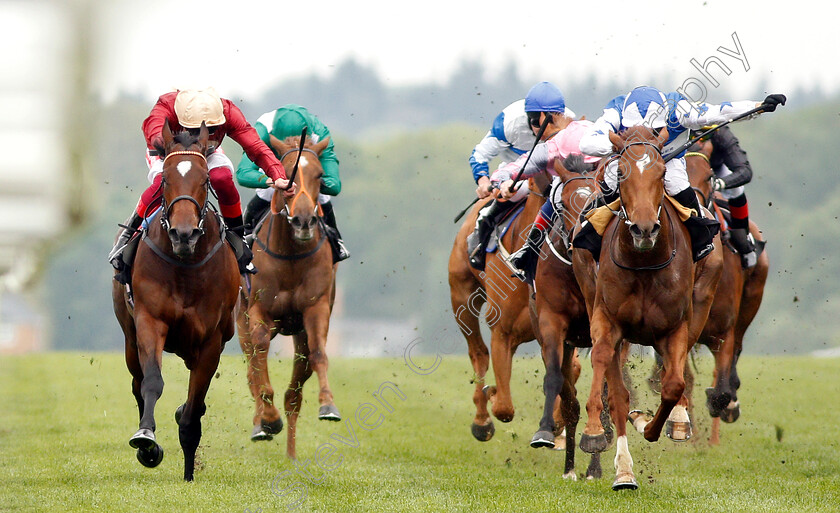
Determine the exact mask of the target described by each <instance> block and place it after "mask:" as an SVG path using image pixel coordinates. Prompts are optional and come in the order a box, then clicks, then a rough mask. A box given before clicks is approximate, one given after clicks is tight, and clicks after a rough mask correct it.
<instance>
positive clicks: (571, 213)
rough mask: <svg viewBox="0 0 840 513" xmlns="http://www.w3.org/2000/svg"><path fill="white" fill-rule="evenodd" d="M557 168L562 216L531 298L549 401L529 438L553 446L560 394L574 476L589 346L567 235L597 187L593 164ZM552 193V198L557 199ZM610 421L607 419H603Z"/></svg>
mask: <svg viewBox="0 0 840 513" xmlns="http://www.w3.org/2000/svg"><path fill="white" fill-rule="evenodd" d="M554 169H555V171H556V172H557V174H558V176H559V177H560V180H562V182H563V189H562V193H561V198H560V201H561V205H562V209H561V210H558V214H560V215H561V217H562V218H561V219H560V220H558V221H555V223H554V225H553V226H554V228H553V229H552V230H551V232H550V233H549V236H548V237H546V241H545V242H544V243H543V249H542V251H541V253H540V255H541V258H540V260H539V261H538V263H537V271H536V277H535V280H534V283H535V295H534V299H533V301H532V303H533V306H532V320H533V322H534V331H535V333H536V336H537V339H538V340H539V342H540V347H541V350H542V356H543V362H544V363H545V379H544V385H543V390H544V392H545V406H544V409H543V416H542V419H540V426H539V431H537V433H536V434H535V435H534V437H533V439H532V440H531V446H532V447H553V446H554V434H555V433H556V431H557V424H556V422H555V418H554V416H555V413H554V409H555V403H556V399H557V398H558V397H559V398H561V405H562V406H561V413H562V417H563V424H564V426H565V428H566V461H565V469H564V473H563V477H565V478H571V479H576V474H575V470H574V467H575V444H574V440H575V430H576V426H577V423H578V420H579V419H580V403H579V402H578V400H577V392H576V389H575V383H576V382H577V379H578V378H579V376H580V363H579V362H578V361H577V359H576V358H575V355H576V349H575V348H576V347H590V346H591V345H592V342H591V339H590V336H589V317H588V315H587V312H586V303H585V301H584V299H583V295H582V294H581V291H580V288H579V287H578V284H577V281H576V280H575V275H574V272H573V271H572V263H571V255H570V254H569V252H568V251H567V246H568V240H569V235H570V234H571V232H572V229H573V228H574V225H575V222H576V220H577V218H578V217H579V215H580V212H581V210H582V208H583V206H584V205H585V203H586V200H587V199H589V198H590V196H592V194H593V193H594V192H595V191H597V190H598V184H597V182H596V178H595V176H594V174H585V173H586V172H587V171H589V165H588V164H585V163H584V162H583V159H581V158H580V157H578V156H570V157H568V158H567V159H566V160H565V161H564V162H562V163H561V162H560V161H559V160H558V161H555V164H554ZM553 199H554V198H550V199H549V200H548V201H553ZM602 420H603V421H605V423H606V424H607V425H609V419H608V418H607V419H602ZM586 475H587V477H590V478H600V477H601V463H600V453H597V452H596V453H592V458H591V460H590V464H589V468H588V469H587V471H586Z"/></svg>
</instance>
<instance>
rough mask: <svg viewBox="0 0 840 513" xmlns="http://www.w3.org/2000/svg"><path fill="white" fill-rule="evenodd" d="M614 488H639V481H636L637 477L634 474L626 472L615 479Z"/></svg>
mask: <svg viewBox="0 0 840 513" xmlns="http://www.w3.org/2000/svg"><path fill="white" fill-rule="evenodd" d="M612 489H613V490H615V491H618V490H638V489H639V483H637V482H636V478H635V477H634V476H633V474H630V473H625V474H621V475H619V476H616V478H615V481H613V484H612Z"/></svg>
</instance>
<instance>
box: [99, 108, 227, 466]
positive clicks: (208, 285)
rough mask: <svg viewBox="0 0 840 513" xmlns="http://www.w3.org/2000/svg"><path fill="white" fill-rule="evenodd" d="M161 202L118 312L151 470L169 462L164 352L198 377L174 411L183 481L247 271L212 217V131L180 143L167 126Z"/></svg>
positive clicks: (117, 288) (118, 297) (119, 294)
mask: <svg viewBox="0 0 840 513" xmlns="http://www.w3.org/2000/svg"><path fill="white" fill-rule="evenodd" d="M162 136H163V148H159V150H160V151H162V153H163V154H165V157H164V160H163V180H162V181H161V187H162V188H163V199H162V205H161V209H160V213H159V214H158V215H160V221H161V222H160V223H151V225H150V226H149V228H148V230H147V231H146V232H145V233H143V234H142V237H143V238H142V241H143V242H144V243H145V244H140V245H139V246H138V248H137V254H136V257H135V261H134V266H133V270H132V276H131V283H132V285H131V286H132V291H133V302H132V301H131V299H130V297H129V294H128V293H127V290H126V287H125V286H124V285H121V284H119V283H117V282H116V281H114V286H113V290H112V296H113V301H114V312H115V313H116V316H117V319H118V320H119V323H120V326H121V327H122V330H123V333H124V334H125V360H126V364H127V366H128V370H129V372H131V376H132V378H133V380H132V391H133V392H134V397H135V399H136V400H137V407H138V409H139V411H140V426H139V427H140V428H139V430H138V431H137V432H136V433H135V434H134V436H132V437H131V439H130V440H129V445H131V447H133V448H135V449H137V459H138V460H140V463H142V464H143V465H144V466H146V467H156V466H157V465H159V464H160V462H161V461H162V460H163V448H162V447H161V446H160V445H158V443H157V442H156V440H155V427H156V426H155V417H154V412H155V404H156V403H157V400H158V399H159V398H160V395H161V393H162V392H163V377H162V376H161V359H162V355H163V351H167V352H171V353H175V354H177V355H178V356H180V357H181V358H183V360H184V364H185V365H186V366H187V368H188V369H189V370H190V380H189V390H188V393H187V401H186V403H184V404H182V405H181V406H180V407H179V408H178V411H177V412H176V413H175V418H176V421H177V422H178V435H179V438H180V441H181V448H182V450H183V451H184V479H185V480H187V481H192V480H193V472H194V469H195V453H196V449H197V448H198V444H199V441H200V440H201V417H202V416H203V415H204V412H205V410H206V407H205V403H204V400H205V397H206V394H207V389H208V388H209V386H210V380H211V379H212V378H213V375H214V374H215V373H216V368H217V367H218V365H219V356H220V355H221V353H222V349H223V348H224V344H225V342H226V341H228V340H230V339H231V337H233V333H234V316H233V310H234V308H235V306H236V300H237V291H238V290H239V271H238V267H237V264H236V258H235V257H234V254H233V252H232V251H228V250H227V249H226V248H224V247H223V246H224V234H223V231H222V229H221V227H222V222H221V221H220V219H219V217H218V215H217V214H216V215H214V214H215V213H212V212H211V215H209V216H208V215H207V213H208V206H209V204H208V194H209V191H210V181H209V176H208V171H207V155H208V154H209V153H211V152H212V151H213V149H212V147H208V142H207V141H208V130H207V127H206V126H204V124H202V126H201V129H200V131H199V135H198V137H195V136H191V135H189V133H187V132H182V133H179V134H178V135H176V136H174V137H173V135H172V133H171V132H170V130H169V123H164V125H163V132H162Z"/></svg>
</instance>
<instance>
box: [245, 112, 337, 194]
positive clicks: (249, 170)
mask: <svg viewBox="0 0 840 513" xmlns="http://www.w3.org/2000/svg"><path fill="white" fill-rule="evenodd" d="M304 126H306V127H308V128H307V131H308V137H310V138H311V139H312V140H313V141H314V142H317V141H322V140H324V139H325V138H326V137H330V130H329V128H327V127H326V125H324V124H323V123H321V120H319V119H318V118H317V117H315V116H314V115H312V114H310V113H309V111H308V110H306V108H305V107H301V106H300V105H293V104H289V105H284V106H282V107H280V108H279V109H277V110H275V111H272V112H267V113H265V114H263V115H262V116H260V118H259V119H258V120H257V122H256V123H254V128H256V129H257V134H259V136H260V139H262V140H263V142H264V143H265V144H267V145H268V147H269V148H271V142H270V141H269V137H268V136H269V134H271V135H273V136H274V137H276V138H278V139H280V140H281V141H282V140H283V139H285V138H287V137H290V136H295V135H300V132H301V131H302V130H303V127H304ZM272 150H274V148H272ZM274 153H275V154H277V152H276V151H275V152H274ZM280 157H282V155H277V158H278V159H279V158H280ZM320 160H321V166H322V167H323V168H324V176H323V178H322V179H321V194H326V195H328V196H338V193H339V192H341V179H340V178H339V176H338V157H336V155H335V150H334V149H333V141H332V138H331V137H330V143H329V144H328V145H327V147H326V149H324V151H323V152H321V158H320ZM288 172H289V173H291V169H289V171H288ZM267 180H268V177H267V176H266V175H265V173H263V171H262V169H260V168H259V166H257V165H256V164H254V162H253V161H252V160H251V159H249V158H248V156H247V155H244V154H243V155H242V160H241V161H240V162H239V167H238V168H237V169H236V181H237V183H239V185H241V186H243V187H249V188H252V189H265V188H267V187H268V185H267V184H266V181H267Z"/></svg>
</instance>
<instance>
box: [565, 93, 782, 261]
mask: <svg viewBox="0 0 840 513" xmlns="http://www.w3.org/2000/svg"><path fill="white" fill-rule="evenodd" d="M784 103H785V97H784V96H783V95H770V96H768V97H767V98H766V99H765V100H764V102H755V101H750V100H746V101H735V102H724V103H721V104H720V105H714V104H710V103H691V102H689V101H688V100H687V99H686V98H685V97H683V96H682V95H681V94H679V93H677V92H672V93H667V94H665V93H662V92H661V91H659V90H657V89H655V88H653V87H648V86H641V87H637V88H635V89H633V90H632V91H630V92H629V93H627V94H626V95H621V96H617V97H616V98H614V99H612V100H611V101H610V102H609V103H607V105H606V107H604V113H603V114H602V115H601V117H599V118H598V119H597V120H596V121H595V124H594V125H593V126H592V127H591V128H590V129H589V130H588V131H587V133H586V134H584V136H583V137H582V138H581V141H580V149H581V151H582V152H583V153H585V154H587V155H593V156H597V157H604V156H608V155H610V154H612V153H613V145H612V142H611V141H610V139H609V133H610V132H614V133H620V132H622V131H623V130H624V129H625V128H628V127H632V126H647V127H650V128H652V129H657V130H658V129H661V128H663V127H667V128H668V134H669V137H668V140H667V141H666V143H665V147H664V148H663V150H662V153H663V154H668V153H670V152H671V151H673V150H675V149H676V148H679V147H680V145H681V144H683V143H684V142H686V141H687V140H688V136H689V130H691V129H698V128H701V127H703V126H706V125H712V124H716V123H723V122H726V121H729V120H730V119H732V118H734V117H736V116H739V115H741V114H744V113H746V112H748V111H750V110H752V109H754V108H756V107H759V106H764V107H765V109H764V110H765V111H766V112H770V111H772V110H775V108H776V105H778V104H782V105H784ZM601 188H602V193H603V194H604V200H603V201H604V203H605V204H609V203H610V202H612V201H614V200H615V199H617V198H618V162H617V160H614V161H613V162H611V163H609V164H608V166H607V169H606V172H605V175H604V182H601ZM665 192H666V193H667V194H668V195H669V196H671V197H673V198H674V199H675V200H677V201H678V202H679V203H680V204H682V205H683V206H685V207H687V208H690V209H693V210H694V211H695V212H697V213H700V204H699V203H698V201H697V196H696V195H695V194H694V191H693V190H692V188H691V185H690V184H689V181H688V175H687V173H686V170H685V158H684V156H683V153H681V154H679V155H677V156H676V157H674V158H672V159H671V160H669V161H668V162H667V163H666V164H665ZM685 224H686V227H687V228H688V229H689V233H690V234H691V239H692V241H691V243H692V251H693V253H694V254H693V257H694V261H695V262H696V261H698V260H700V259H701V258H703V257H705V256H706V255H708V254H709V253H711V252H712V250H713V249H714V244H713V243H712V239H713V238H714V235H715V234H716V233H717V230H718V229H719V226H715V227H712V226H711V224H710V223H707V222H703V223H702V224H703V225H705V226H698V222H697V219H696V218H695V216H692V217H691V218H689V220H688V221H686V223H685ZM574 245H575V247H584V248H586V249H590V250H591V251H592V252H593V254H595V253H598V254H600V236H598V235H597V233H596V232H595V230H594V228H592V225H591V224H590V223H588V222H586V221H583V222H582V226H581V230H580V233H579V234H578V236H577V237H576V238H575V242H574ZM595 258H596V259H597V258H598V256H597V255H596V256H595Z"/></svg>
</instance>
